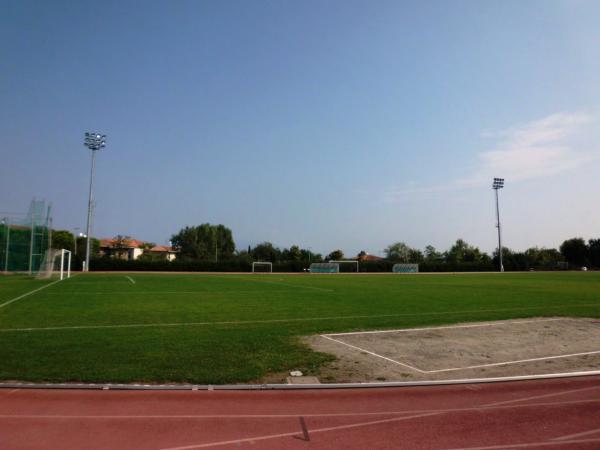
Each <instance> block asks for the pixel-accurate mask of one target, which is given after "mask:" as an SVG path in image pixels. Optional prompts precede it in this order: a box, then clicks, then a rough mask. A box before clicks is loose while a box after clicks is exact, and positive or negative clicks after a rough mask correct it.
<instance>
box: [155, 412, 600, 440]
mask: <svg viewBox="0 0 600 450" xmlns="http://www.w3.org/2000/svg"><path fill="white" fill-rule="evenodd" d="M565 403H569V402H560V403H558V404H565ZM523 406H531V405H515V406H512V407H511V409H512V408H515V407H517V408H519V407H523ZM538 406H541V405H538ZM500 408H506V407H500ZM486 409H497V408H486V407H485V406H483V407H477V408H470V409H468V410H475V411H481V410H486ZM465 410H467V409H463V410H462V411H465ZM455 411H456V410H447V411H434V412H423V413H419V414H415V415H410V416H402V417H393V418H390V419H382V420H372V421H368V422H360V423H354V424H349V425H340V426H335V427H327V428H316V429H310V430H309V431H310V433H311V434H313V433H322V432H326V431H338V430H345V429H350V428H358V427H366V426H371V425H379V424H384V423H392V422H400V421H404V420H410V419H416V418H422V417H430V416H437V415H441V414H445V413H448V412H455ZM290 417H297V415H294V416H290ZM299 434H300V433H299V432H298V431H295V432H291V433H280V434H271V435H264V436H254V437H250V438H243V439H234V440H228V441H219V442H208V443H203V444H197V445H188V446H180V447H171V448H165V449H162V450H192V449H196V448H208V447H218V446H223V445H231V444H241V443H244V442H253V441H261V440H267V439H277V438H282V437H290V436H298V435H299ZM555 442H556V443H560V444H561V445H562V444H571V443H580V442H600V439H588V440H577V441H575V440H570V441H567V440H565V441H552V442H548V441H546V442H543V443H542V442H534V443H528V444H516V445H500V446H490V447H480V448H479V447H477V449H480V450H484V449H502V448H527V446H534V447H539V446H543V445H546V446H547V445H549V444H551V443H555ZM462 450H466V449H462ZM469 450H475V448H473V449H469Z"/></svg>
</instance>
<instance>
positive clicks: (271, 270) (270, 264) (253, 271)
mask: <svg viewBox="0 0 600 450" xmlns="http://www.w3.org/2000/svg"><path fill="white" fill-rule="evenodd" d="M256 265H259V266H260V265H264V266H269V272H270V273H273V263H272V262H268V261H253V262H252V273H256V271H255V270H254V267H255V266H256ZM261 273H262V272H261Z"/></svg>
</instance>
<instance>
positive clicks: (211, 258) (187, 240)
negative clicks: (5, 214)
mask: <svg viewBox="0 0 600 450" xmlns="http://www.w3.org/2000/svg"><path fill="white" fill-rule="evenodd" d="M118 237H119V236H117V238H118ZM52 242H53V247H54V248H65V249H68V250H71V251H73V250H74V249H75V248H76V252H77V256H81V257H83V255H84V253H85V238H75V236H74V235H73V234H72V233H70V232H69V231H65V230H59V231H55V232H54V233H53V238H52ZM171 242H172V245H173V247H174V248H175V249H176V250H177V252H178V255H177V262H178V264H191V263H193V262H199V261H203V262H207V263H208V262H211V263H219V267H227V265H228V264H229V265H230V266H232V267H234V266H235V267H242V266H243V267H246V266H248V265H250V264H251V263H252V261H268V262H271V263H273V264H280V265H285V266H286V267H288V268H291V269H289V270H292V269H293V268H298V270H302V267H308V265H310V263H313V262H322V261H329V260H341V259H350V258H359V259H362V257H364V256H365V255H367V254H366V252H364V251H361V252H360V253H359V254H358V255H356V256H355V255H344V252H343V251H342V250H339V249H336V250H333V251H331V252H330V253H328V254H326V255H322V254H320V253H315V252H312V250H311V249H307V248H301V247H300V246H298V245H292V246H290V247H289V248H279V247H277V246H276V245H274V244H273V243H271V242H262V243H260V244H257V245H255V246H248V247H247V248H245V249H237V248H236V245H235V242H234V239H233V233H232V231H231V229H229V228H228V227H226V226H224V225H222V224H218V225H212V224H209V223H204V224H201V225H197V226H186V227H184V228H182V229H181V230H179V231H178V232H177V233H175V234H174V235H172V237H171ZM98 250H99V241H98V240H97V239H93V241H92V256H93V257H95V258H97V257H98ZM384 253H385V257H384V258H383V259H382V260H378V259H377V258H374V259H377V260H376V261H372V260H369V261H365V262H363V263H362V264H361V266H362V267H365V270H369V267H370V268H371V269H372V270H373V271H378V269H381V270H385V271H387V270H388V269H390V268H391V265H392V264H393V263H417V264H420V265H421V270H422V271H459V270H495V269H496V268H497V267H498V259H499V258H498V254H497V251H495V252H494V253H492V254H491V255H490V254H488V253H486V252H484V251H482V250H480V249H479V248H478V247H476V246H473V245H470V244H469V243H467V242H466V241H465V240H463V239H458V240H457V241H456V242H455V243H454V244H453V245H452V246H451V247H450V248H449V249H447V250H443V251H439V250H437V249H436V248H435V247H433V246H432V245H428V246H426V247H425V248H424V249H423V250H421V249H417V248H413V247H410V246H409V245H407V244H406V243H404V242H395V243H393V244H390V245H388V246H387V247H386V249H385V251H384ZM502 259H503V264H504V267H505V269H506V270H532V269H540V270H554V269H578V268H581V267H584V266H585V267H590V268H600V239H590V240H588V241H585V240H584V239H582V238H572V239H567V240H566V241H564V242H563V243H562V244H561V245H560V247H559V248H558V249H556V248H539V247H532V248H529V249H527V250H525V251H513V250H511V249H509V248H506V247H505V248H503V251H502ZM144 260H147V261H145V262H156V261H153V260H152V258H142V261H144ZM388 266H389V267H388Z"/></svg>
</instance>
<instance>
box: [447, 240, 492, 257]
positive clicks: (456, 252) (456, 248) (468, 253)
mask: <svg viewBox="0 0 600 450" xmlns="http://www.w3.org/2000/svg"><path fill="white" fill-rule="evenodd" d="M445 256H446V260H447V261H449V262H459V263H460V262H480V261H483V260H489V256H488V255H487V254H485V253H483V252H482V251H481V250H479V249H478V248H477V247H474V246H472V245H469V244H468V243H467V242H466V241H464V240H463V239H457V241H456V242H455V243H454V245H453V246H452V247H450V250H448V251H447V252H446V255H445ZM502 256H504V253H502Z"/></svg>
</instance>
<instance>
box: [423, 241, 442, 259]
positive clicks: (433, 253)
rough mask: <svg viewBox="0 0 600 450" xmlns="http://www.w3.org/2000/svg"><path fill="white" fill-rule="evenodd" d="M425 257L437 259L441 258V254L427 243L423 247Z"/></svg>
mask: <svg viewBox="0 0 600 450" xmlns="http://www.w3.org/2000/svg"><path fill="white" fill-rule="evenodd" d="M425 259H426V260H427V261H438V260H440V259H442V254H441V253H440V252H438V251H437V250H436V249H435V247H434V246H433V245H428V246H427V247H425Z"/></svg>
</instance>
